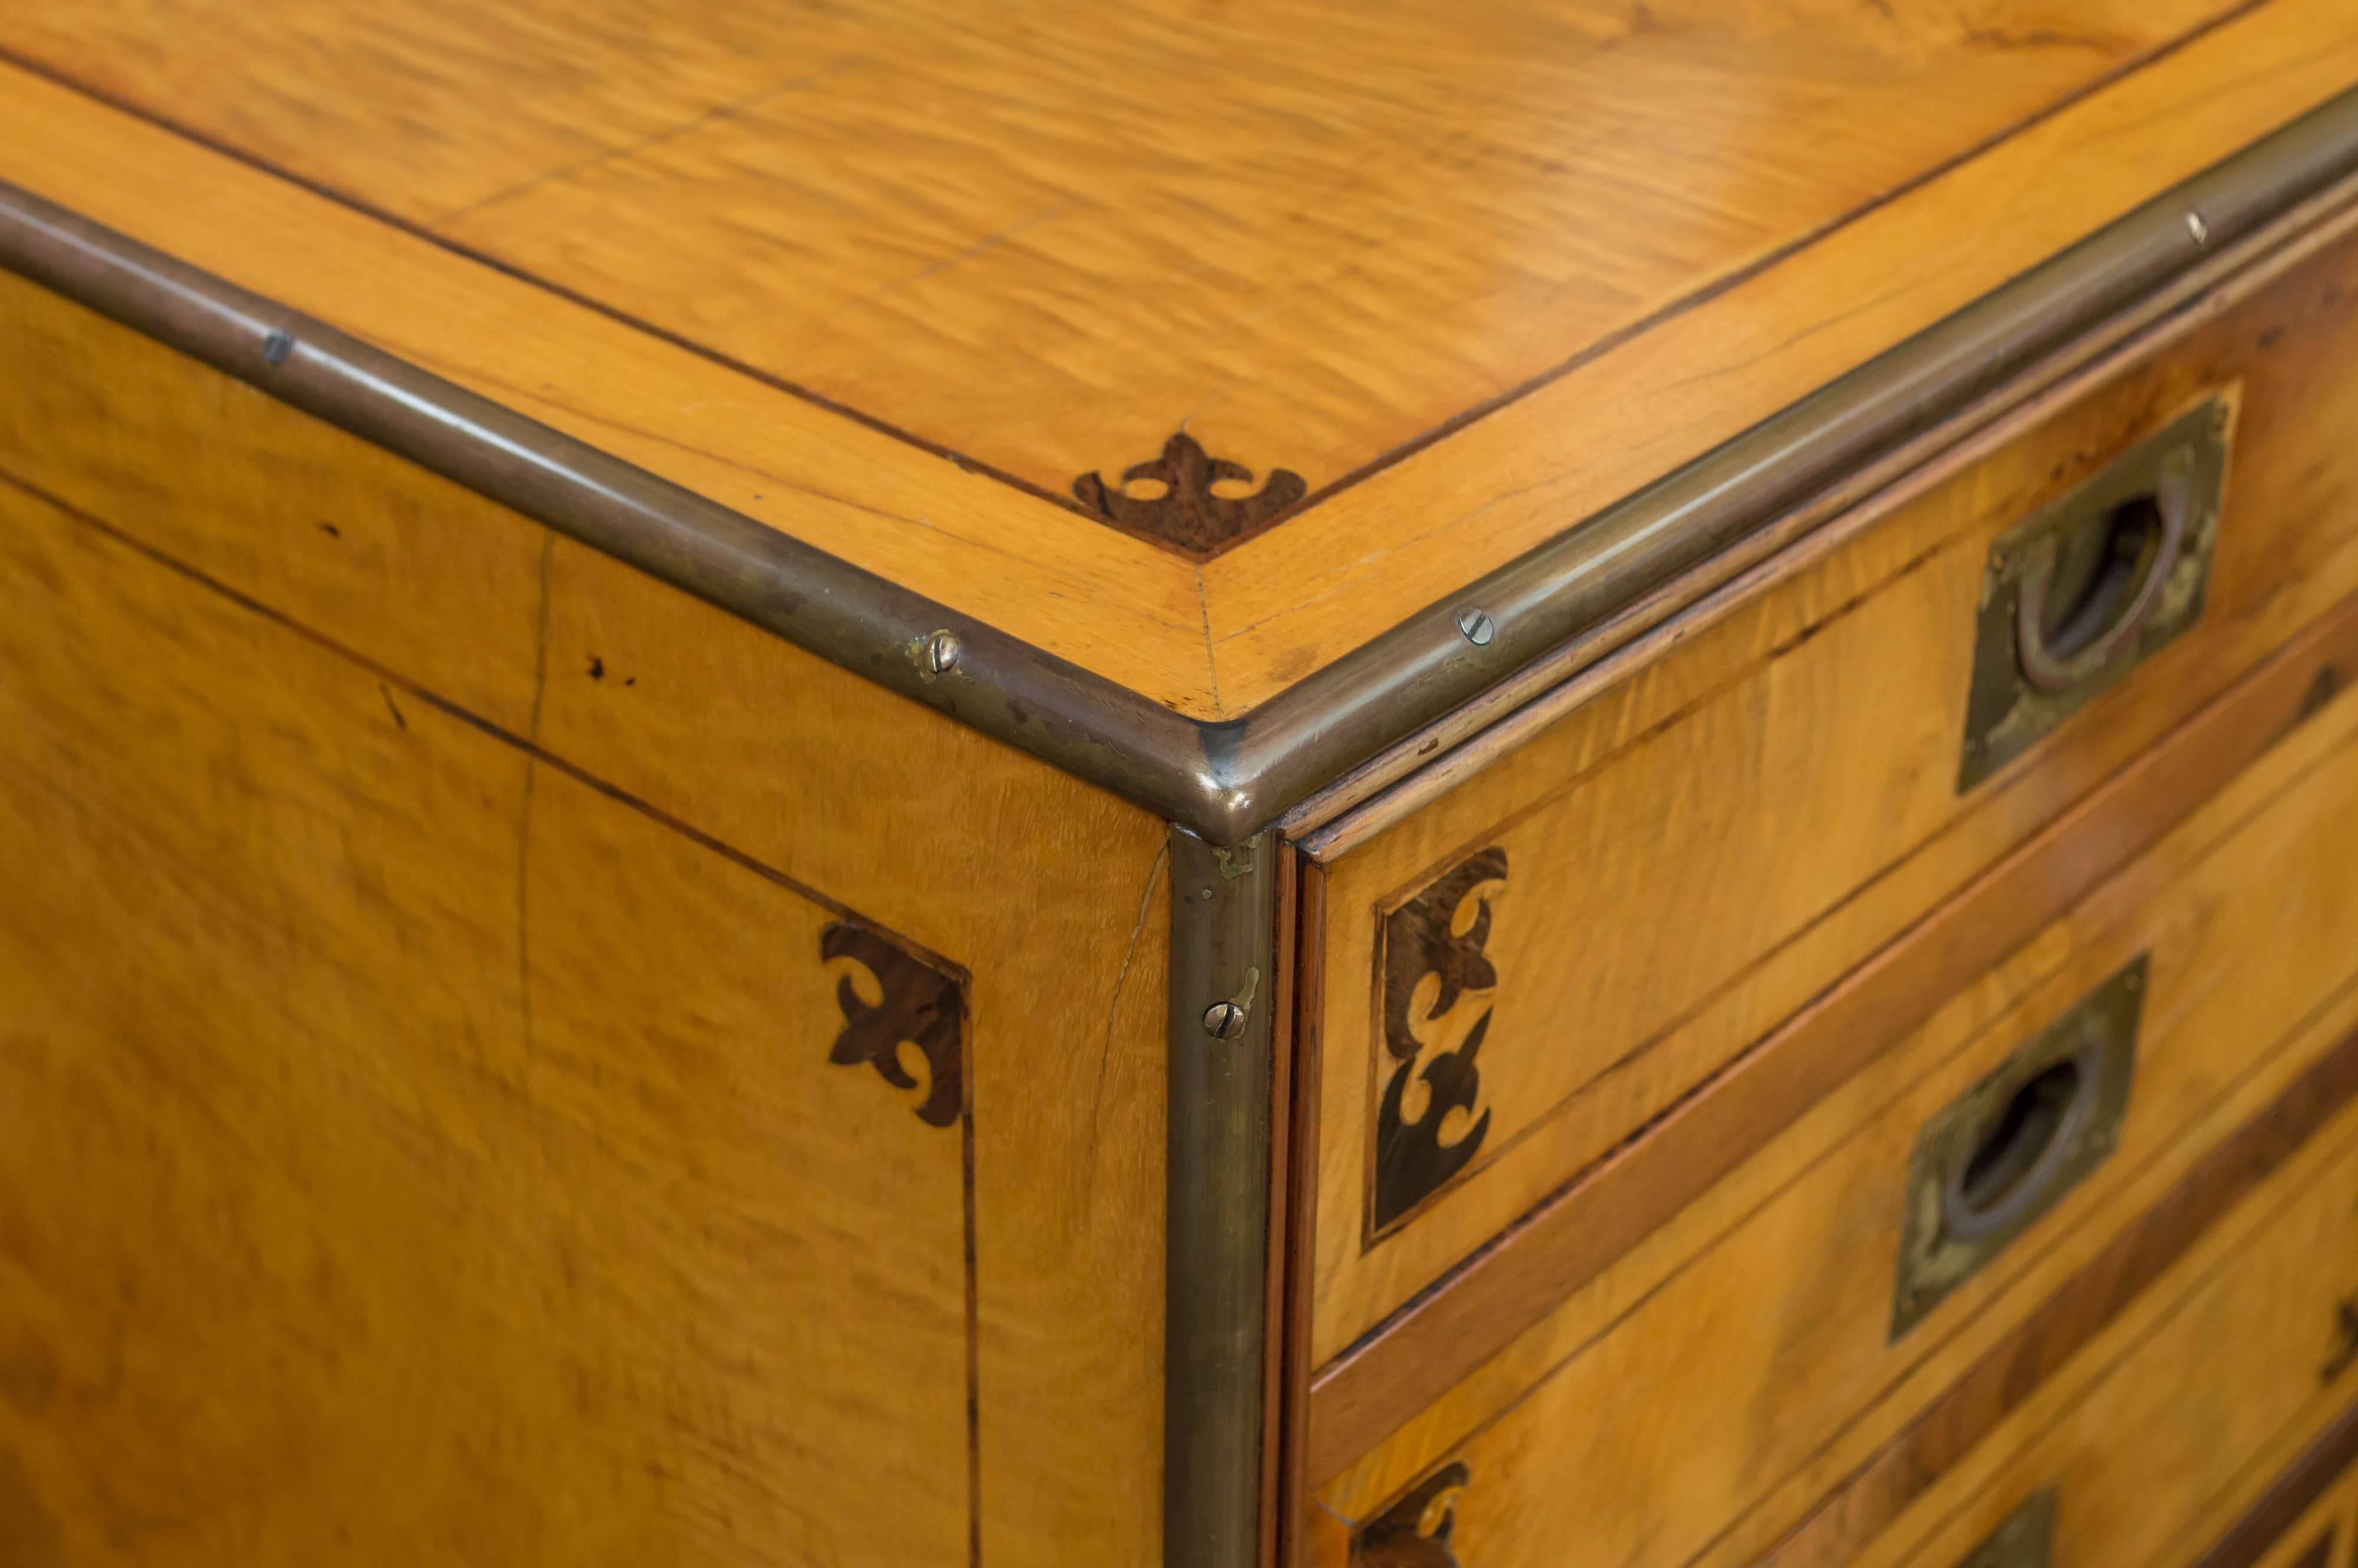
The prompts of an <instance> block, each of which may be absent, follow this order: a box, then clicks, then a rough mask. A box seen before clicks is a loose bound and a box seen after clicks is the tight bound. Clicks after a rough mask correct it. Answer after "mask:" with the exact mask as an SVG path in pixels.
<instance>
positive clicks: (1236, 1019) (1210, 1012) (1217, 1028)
mask: <svg viewBox="0 0 2358 1568" xmlns="http://www.w3.org/2000/svg"><path fill="white" fill-rule="evenodd" d="M1244 1032H1245V1010H1244V1009H1243V1008H1241V1007H1239V1006H1238V1005H1237V1004H1236V1003H1235V1002H1232V1001H1216V1002H1214V1003H1213V1004H1212V1005H1211V1006H1209V1007H1207V1008H1206V1009H1205V1010H1204V1033H1206V1034H1208V1035H1210V1036H1211V1037H1212V1038H1213V1039H1215V1040H1234V1039H1235V1038H1236V1037H1237V1036H1238V1035H1239V1034H1242V1033H1244Z"/></svg>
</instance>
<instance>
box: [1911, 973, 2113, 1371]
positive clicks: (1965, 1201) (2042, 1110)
mask: <svg viewBox="0 0 2358 1568" xmlns="http://www.w3.org/2000/svg"><path fill="white" fill-rule="evenodd" d="M2145 985H2146V958H2145V957H2144V956H2143V955H2139V956H2138V957H2137V958H2136V961H2135V962H2133V963H2131V964H2129V965H2128V966H2127V967H2126V968H2123V969H2121V970H2120V971H2119V972H2118V973H2116V974H2115V975H2114V976H2113V977H2112V978H2111V979H2107V980H2105V981H2104V984H2102V985H2100V986H2098V987H2097V988H2096V989H2094V990H2093V991H2090V992H2089V993H2088V994H2087V995H2086V996H2084V997H2082V998H2081V999H2080V1000H2078V1001H2077V1002H2074V1003H2073V1004H2072V1005H2071V1010H2070V1011H2067V1012H2065V1013H2064V1014H2063V1015H2062V1016H2061V1018H2058V1019H2057V1020H2056V1021H2055V1022H2052V1023H2050V1024H2049V1025H2048V1026H2047V1027H2046V1028H2045V1029H2043V1030H2041V1031H2039V1033H2038V1034H2037V1035H2036V1036H2034V1037H2033V1038H2032V1039H2030V1040H2028V1042H2026V1043H2024V1044H2022V1045H2020V1046H2019V1047H2017V1049H2016V1050H2015V1052H2014V1054H2012V1055H2010V1056H2008V1057H2007V1058H2006V1060H2005V1061H2004V1062H2002V1063H2000V1064H1999V1065H1998V1066H1997V1069H1996V1071H1995V1072H1993V1073H1991V1074H1990V1075H1989V1076H1986V1077H1985V1078H1983V1079H1982V1080H1981V1081H1980V1082H1979V1083H1977V1084H1975V1085H1974V1087H1971V1088H1970V1089H1967V1090H1966V1091H1965V1092H1964V1093H1963V1095H1961V1096H1960V1097H1958V1098H1957V1099H1956V1100H1954V1101H1953V1102H1952V1103H1951V1104H1949V1105H1946V1106H1943V1107H1942V1108H1941V1109H1939V1110H1938V1111H1935V1112H1934V1113H1933V1114H1932V1116H1931V1118H1930V1119H1927V1120H1926V1122H1925V1123H1924V1128H1923V1130H1922V1131H1921V1132H1920V1133H1918V1134H1917V1138H1916V1146H1915V1148H1914V1150H1913V1151H1912V1152H1910V1154H1909V1160H1908V1173H1907V1177H1906V1183H1907V1186H1906V1200H1905V1209H1904V1211H1903V1216H1904V1217H1903V1220H1902V1224H1901V1227H1900V1241H1899V1263H1898V1270H1897V1271H1896V1272H1897V1280H1896V1282H1895V1285H1894V1290H1893V1296H1892V1310H1891V1337H1892V1338H1893V1339H1894V1340H1897V1339H1898V1338H1899V1336H1902V1335H1904V1334H1906V1333H1907V1332H1908V1331H1909V1329H1910V1328H1913V1327H1914V1326H1915V1325H1916V1324H1917V1323H1918V1322H1919V1321H1920V1320H1921V1319H1922V1318H1923V1316H1924V1315H1925V1314H1927V1313H1929V1312H1931V1310H1932V1308H1933V1307H1934V1306H1936V1305H1938V1304H1939V1303H1940V1302H1941V1301H1942V1298H1943V1297H1945V1296H1947V1295H1948V1294H1949V1292H1952V1291H1953V1290H1955V1289H1956V1288H1957V1287H1958V1286H1959V1285H1961V1284H1963V1282H1964V1281H1966V1280H1968V1279H1970V1278H1971V1277H1972V1276H1973V1274H1974V1271H1976V1270H1978V1269H1979V1268H1981V1267H1982V1265H1984V1264H1985V1263H1987V1262H1988V1261H1989V1260H1991V1259H1992V1258H1995V1257H1996V1256H1997V1254H1998V1252H1999V1251H2000V1250H2001V1249H2004V1248H2005V1246H2006V1243H2007V1242H2009V1241H2011V1240H2013V1239H2014V1238H2016V1237H2017V1236H2019V1235H2021V1234H2022V1232H2024V1231H2025V1230H2027V1229H2028V1228H2029V1227H2030V1226H2031V1225H2032V1224H2033V1222H2035V1221H2036V1220H2037V1219H2038V1218H2039V1216H2041V1215H2043V1214H2045V1213H2046V1212H2047V1211H2048V1210H2049V1209H2050V1208H2052V1207H2054V1206H2055V1205H2056V1204H2057V1203H2058V1202H2060V1201H2061V1199H2062V1197H2063V1195H2064V1194H2066V1193H2068V1192H2070V1191H2071V1189H2072V1188H2073V1187H2074V1186H2076V1185H2078V1184H2079V1183H2080V1182H2081V1181H2082V1180H2083V1179H2085V1178H2086V1176H2087V1175H2088V1173H2090V1172H2091V1171H2093V1170H2094V1169H2095V1168H2096V1167H2097V1166H2098V1165H2099V1164H2101V1163H2103V1162H2104V1156H2105V1155H2107V1154H2109V1153H2111V1152H2112V1151H2113V1147H2114V1145H2115V1143H2117V1142H2118V1141H2119V1140H2120V1127H2121V1119H2122V1118H2123V1116H2124V1115H2125V1114H2126V1112H2127V1110H2128V1096H2129V1076H2130V1073H2131V1070H2132V1069H2133V1068H2134V1067H2135V1065H2136V1030H2137V1019H2138V1016H2139V1014H2140V1012H2141V1011H2142V1010H2143V1002H2144V996H2145Z"/></svg>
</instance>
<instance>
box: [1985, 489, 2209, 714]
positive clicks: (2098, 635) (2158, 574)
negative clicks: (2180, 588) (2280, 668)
mask: <svg viewBox="0 0 2358 1568" xmlns="http://www.w3.org/2000/svg"><path fill="white" fill-rule="evenodd" d="M2193 491H2194V486H2193V481H2192V480H2191V478H2190V476H2189V474H2188V473H2187V471H2186V470H2185V469H2183V468H2182V467H2174V468H2171V469H2169V470H2165V471H2164V472H2163V473H2162V474H2161V475H2160V476H2159V482H2158V484H2156V485H2155V486H2154V487H2153V488H2152V489H2151V490H2148V491H2145V492H2141V493H2139V494H2136V495H2133V496H2131V497H2129V498H2128V499H2127V500H2125V501H2123V502H2121V503H2118V504H2117V505H2115V506H2112V507H2110V508H2107V509H2105V510H2104V511H2101V512H2099V513H2097V514H2095V515H2093V516H2091V517H2085V518H2082V519H2080V520H2079V521H2078V522H2077V523H2076V524H2071V525H2069V526H2066V527H2063V528H2060V529H2058V530H2056V531H2055V532H2054V533H2051V534H2049V535H2045V536H2043V537H2042V538H2040V539H2039V540H2038V542H2037V543H2035V544H2034V545H2032V546H2031V547H2030V549H2029V551H2028V556H2027V558H2026V559H2025V560H2024V563H2023V568H2022V587H2021V589H2020V592H2019V594H2018V595H2017V599H2016V600H2015V604H2016V615H2015V651H2016V654H2017V656H2018V657H2019V658H2020V660H2021V662H2022V678H2023V679H2025V680H2027V681H2028V682H2029V683H2030V684H2031V685H2032V686H2034V687H2038V688H2039V690H2041V691H2068V690H2070V689H2071V687H2076V686H2079V685H2082V684H2083V683H2084V682H2086V681H2089V680H2092V679H2093V678H2094V677H2095V676H2099V675H2102V674H2103V673H2104V670H2105V669H2106V667H2108V666H2109V665H2111V664H2112V662H2113V661H2114V660H2115V658H2118V657H2119V656H2120V655H2121V654H2122V652H2123V651H2124V650H2125V649H2127V648H2129V647H2130V646H2132V645H2133V643H2134V641H2135V639H2136V634H2137V633H2138V632H2140V631H2141V630H2143V629H2144V627H2145V625H2146V623H2147V622H2149V621H2151V620H2152V619H2153V614H2154V611H2157V610H2158V609H2159V608H2160V607H2161V600H2162V594H2163V591H2164V590H2165V589H2168V588H2169V579H2170V576H2171V574H2172V573H2174V572H2176V571H2177V570H2178V559H2179V556H2180V552H2181V551H2182V550H2183V548H2184V547H2185V544H2186V520H2187V517H2188V515H2189V514H2190V513H2191V512H2192V510H2193V504H2194V503H2193ZM2067 574H2068V576H2069V578H2070V582H2069V584H2068V587H2067V588H2066V589H2064V590H2063V591H2061V592H2059V591H2057V587H2056V584H2057V581H2058V579H2059V578H2061V577H2063V576H2065V575H2067Z"/></svg>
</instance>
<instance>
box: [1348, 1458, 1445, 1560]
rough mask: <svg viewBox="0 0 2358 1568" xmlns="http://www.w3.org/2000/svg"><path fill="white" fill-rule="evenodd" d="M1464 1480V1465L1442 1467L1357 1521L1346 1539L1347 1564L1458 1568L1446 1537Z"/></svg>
mask: <svg viewBox="0 0 2358 1568" xmlns="http://www.w3.org/2000/svg"><path fill="white" fill-rule="evenodd" d="M1467 1479H1468V1475H1467V1472H1466V1466H1465V1465H1463V1464H1453V1465H1443V1466H1442V1467H1441V1468H1440V1469H1438V1470H1436V1471H1434V1472H1433V1474H1432V1475H1430V1476H1426V1477H1425V1478H1424V1479H1423V1480H1422V1481H1421V1482H1419V1483H1417V1485H1416V1486H1415V1487H1413V1488H1412V1490H1411V1491H1410V1492H1409V1494H1408V1495H1407V1496H1406V1497H1404V1498H1401V1500H1400V1501H1398V1502H1396V1503H1394V1504H1393V1505H1392V1506H1391V1507H1390V1508H1388V1509H1385V1510H1384V1511H1383V1512H1382V1513H1380V1514H1379V1515H1377V1516H1376V1517H1375V1518H1374V1519H1369V1520H1368V1522H1367V1523H1366V1524H1363V1525H1361V1526H1360V1527H1359V1529H1358V1530H1357V1532H1356V1533H1354V1534H1353V1535H1352V1537H1351V1568H1457V1553H1456V1552H1455V1551H1454V1550H1452V1548H1451V1546H1450V1543H1449V1538H1450V1537H1451V1536H1452V1535H1454V1534H1455V1533H1456V1530H1457V1499H1458V1498H1460V1497H1462V1496H1463V1495H1464V1494H1465V1491H1466V1481H1467Z"/></svg>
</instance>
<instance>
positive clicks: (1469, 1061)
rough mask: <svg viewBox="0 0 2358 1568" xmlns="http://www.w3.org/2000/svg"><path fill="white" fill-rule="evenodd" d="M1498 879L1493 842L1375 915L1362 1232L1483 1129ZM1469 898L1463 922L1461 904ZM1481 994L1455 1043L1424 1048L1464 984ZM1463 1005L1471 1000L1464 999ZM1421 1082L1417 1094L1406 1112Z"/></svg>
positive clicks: (1394, 1212) (1443, 1168)
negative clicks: (1469, 911) (1379, 1034)
mask: <svg viewBox="0 0 2358 1568" xmlns="http://www.w3.org/2000/svg"><path fill="white" fill-rule="evenodd" d="M1506 880H1507V852H1506V850H1504V849H1498V848H1497V847H1496V846H1493V847H1492V848H1490V849H1484V850H1482V851H1481V852H1480V853H1478V854H1476V855H1473V856H1471V857H1469V858H1468V859H1466V860H1461V861H1459V862H1458V863H1457V864H1456V865H1455V866H1452V867H1451V868H1450V869H1449V870H1448V871H1444V873H1442V875H1441V876H1440V878H1439V879H1437V880H1436V881H1433V883H1432V884H1431V885H1429V886H1428V887H1426V888H1425V889H1424V890H1423V891H1422V892H1419V893H1418V894H1417V895H1416V896H1415V897H1414V898H1412V899H1410V900H1409V901H1408V902H1407V903H1403V904H1401V906H1400V907H1399V908H1398V909H1395V910H1393V911H1392V912H1391V913H1390V914H1387V915H1386V916H1385V917H1384V927H1383V952H1382V956H1381V957H1380V959H1379V962H1380V963H1381V964H1382V966H1383V998H1384V1021H1383V1027H1384V1038H1383V1046H1384V1052H1385V1054H1387V1055H1388V1056H1390V1058H1391V1062H1390V1072H1389V1075H1388V1076H1387V1077H1386V1078H1385V1080H1384V1088H1383V1097H1382V1098H1381V1100H1380V1101H1379V1103H1378V1105H1377V1107H1376V1140H1375V1190H1374V1192H1373V1193H1372V1194H1371V1195H1370V1202H1369V1213H1368V1221H1369V1223H1368V1231H1369V1234H1370V1238H1373V1237H1375V1236H1380V1235H1382V1234H1383V1233H1384V1232H1385V1231H1386V1230H1388V1229H1390V1227H1392V1226H1394V1225H1396V1224H1398V1223H1399V1222H1400V1221H1401V1220H1402V1219H1404V1218H1406V1217H1408V1215H1409V1214H1410V1212H1411V1211H1412V1210H1413V1209H1415V1208H1416V1207H1417V1206H1419V1205H1421V1204H1422V1203H1423V1202H1424V1200H1425V1199H1427V1198H1429V1197H1431V1196H1432V1195H1433V1194H1434V1193H1436V1192H1438V1191H1440V1190H1441V1189H1442V1188H1443V1187H1444V1186H1445V1185H1447V1184H1449V1183H1450V1182H1451V1181H1452V1180H1454V1179H1455V1177H1456V1175H1457V1174H1458V1173H1459V1172H1461V1171H1463V1170H1465V1169H1466V1165H1467V1164H1469V1163H1470V1162H1472V1161H1473V1158H1474V1155H1475V1153H1476V1152H1477V1151H1478V1150H1479V1149H1480V1148H1481V1147H1482V1139H1483V1137H1484V1135H1485V1134H1487V1132H1488V1131H1489V1130H1490V1112H1489V1111H1488V1109H1487V1108H1483V1109H1482V1110H1481V1112H1480V1114H1479V1115H1478V1116H1477V1115H1476V1114H1475V1112H1476V1108H1477V1107H1478V1106H1479V1105H1480V1099H1481V1093H1482V1075H1481V1073H1480V1072H1479V1071H1478V1070H1476V1066H1475V1059H1476V1057H1477V1056H1478V1055H1480V1054H1481V1051H1482V1043H1483V1041H1484V1040H1485V1039H1487V1037H1488V1035H1489V1033H1490V1008H1489V1006H1488V1003H1487V998H1488V995H1489V993H1490V992H1491V990H1492V989H1495V988H1496V987H1497V985H1498V971H1497V970H1496V969H1495V968H1492V967H1491V964H1490V960H1489V957H1487V955H1486V954H1485V953H1484V951H1483V949H1484V947H1485V946H1487V945H1488V943H1489V940H1490V914H1491V909H1490V898H1491V894H1492V892H1493V891H1494V890H1496V889H1497V888H1498V887H1499V886H1500V885H1501V884H1502V883H1504V882H1505V881H1506ZM1469 900H1471V901H1474V902H1475V905H1476V907H1475V909H1474V912H1473V916H1472V918H1471V919H1470V920H1469V921H1467V922H1466V928H1465V929H1464V930H1463V931H1460V930H1458V929H1457V928H1456V926H1457V918H1458V914H1459V913H1460V911H1462V910H1463V909H1465V907H1466V903H1467V902H1468V901H1469ZM1427 975H1432V976H1435V977H1437V978H1438V979H1439V980H1440V989H1439V990H1438V991H1437V992H1435V993H1434V995H1433V1000H1432V1001H1431V1002H1429V1003H1427V1004H1426V1005H1425V1006H1423V1007H1422V1008H1420V1007H1418V1006H1416V1005H1415V1004H1416V998H1417V990H1418V987H1419V986H1420V985H1421V984H1422V982H1423V980H1424V978H1425V977H1426V976H1427ZM1469 993H1470V994H1472V995H1474V996H1476V997H1479V998H1482V999H1484V1000H1482V1002H1481V1008H1482V1011H1481V1012H1480V1014H1479V1015H1478V1016H1476V1018H1475V1020H1474V1022H1473V1024H1472V1026H1471V1027H1470V1028H1468V1029H1466V1033H1465V1035H1464V1038H1463V1039H1462V1040H1461V1041H1460V1042H1459V1044H1458V1045H1457V1047H1456V1048H1455V1050H1450V1051H1441V1052H1433V1051H1431V1050H1429V1049H1428V1048H1427V1042H1426V1040H1425V1038H1424V1037H1423V1033H1422V1032H1423V1031H1424V1030H1425V1029H1426V1028H1427V1027H1428V1026H1431V1025H1433V1024H1435V1023H1437V1022H1440V1021H1441V1020H1443V1019H1444V1018H1445V1017H1447V1016H1448V1015H1449V1014H1450V1013H1451V1012H1453V1011H1455V1009H1456V1008H1457V1006H1458V1003H1459V1001H1460V1000H1461V999H1463V998H1465V997H1466V996H1467V995H1468V994H1469ZM1469 1005H1470V1004H1469ZM1420 1085H1422V1088H1423V1091H1424V1092H1423V1095H1422V1100H1423V1104H1422V1106H1421V1107H1420V1108H1418V1110H1417V1112H1416V1114H1414V1115H1411V1114H1409V1104H1410V1101H1411V1099H1412V1098H1414V1091H1415V1090H1416V1089H1417V1088H1418V1087H1419V1086H1420ZM1454 1110H1455V1111H1464V1112H1465V1113H1466V1118H1467V1121H1466V1124H1465V1125H1464V1127H1463V1129H1462V1130H1461V1131H1460V1132H1459V1134H1458V1136H1457V1137H1456V1138H1455V1140H1454V1141H1449V1142H1444V1141H1442V1136H1441V1132H1442V1122H1443V1119H1444V1118H1445V1117H1447V1116H1448V1115H1449V1113H1450V1112H1452V1111H1454Z"/></svg>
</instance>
